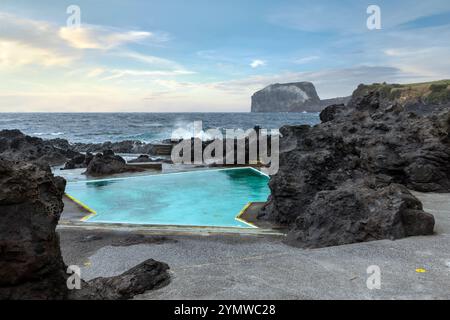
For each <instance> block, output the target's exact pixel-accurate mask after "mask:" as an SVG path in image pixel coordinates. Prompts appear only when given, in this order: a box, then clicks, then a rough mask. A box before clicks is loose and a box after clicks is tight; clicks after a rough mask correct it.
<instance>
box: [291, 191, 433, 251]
mask: <svg viewBox="0 0 450 320" xmlns="http://www.w3.org/2000/svg"><path fill="white" fill-rule="evenodd" d="M434 223H435V222H434V218H433V216H432V215H431V214H428V213H425V212H423V209H422V204H421V203H420V201H419V200H417V199H416V198H415V197H414V196H412V194H411V193H410V192H409V191H408V189H407V188H406V187H404V186H402V185H398V184H390V185H388V186H386V187H378V188H377V187H375V186H373V185H370V184H369V183H366V182H360V183H357V182H356V183H355V182H347V183H345V184H344V185H342V186H339V188H338V189H336V190H330V191H321V192H319V193H317V195H316V197H315V198H314V200H313V201H312V202H311V204H310V205H309V206H308V207H307V208H306V210H305V212H304V213H303V214H302V215H300V216H299V217H298V218H297V219H296V221H295V223H294V226H293V228H292V230H291V231H290V232H289V235H288V238H287V242H288V243H291V244H293V245H295V246H300V247H303V248H316V247H328V246H337V245H344V244H350V243H355V242H367V241H374V240H382V239H391V240H395V239H401V238H405V237H408V236H417V235H430V234H432V233H433V229H434Z"/></svg>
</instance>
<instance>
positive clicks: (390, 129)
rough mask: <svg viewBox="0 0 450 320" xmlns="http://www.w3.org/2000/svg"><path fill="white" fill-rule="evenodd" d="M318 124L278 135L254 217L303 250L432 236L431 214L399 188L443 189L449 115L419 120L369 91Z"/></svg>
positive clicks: (449, 154) (448, 168)
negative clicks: (267, 191) (263, 199)
mask: <svg viewBox="0 0 450 320" xmlns="http://www.w3.org/2000/svg"><path fill="white" fill-rule="evenodd" d="M321 119H322V121H323V122H324V123H322V124H320V125H317V126H314V127H309V126H296V127H284V128H282V129H281V130H280V132H281V134H282V135H283V138H282V139H281V140H280V170H279V172H278V174H277V175H275V176H273V177H272V179H271V181H270V188H271V191H272V194H271V197H270V199H269V201H268V202H267V203H266V206H265V208H264V210H263V211H262V213H261V214H260V218H261V219H268V220H272V221H275V222H277V223H281V224H288V225H290V226H291V231H290V233H289V237H288V238H289V241H290V243H294V244H296V245H298V246H303V247H323V246H328V245H339V244H347V243H353V242H360V241H370V240H378V239H398V238H402V237H405V236H412V235H425V234H432V233H433V227H434V219H433V217H432V216H431V215H429V214H427V213H425V212H423V210H422V207H421V205H420V202H419V201H418V200H417V199H415V198H414V197H413V196H412V195H411V194H410V193H409V192H408V190H407V189H406V188H404V187H402V186H400V185H404V186H406V187H407V188H409V189H413V190H417V191H423V192H431V191H434V192H449V191H450V111H449V110H448V109H447V110H446V111H443V112H441V113H435V114H432V115H429V116H423V117H420V116H418V115H416V114H414V113H410V112H408V111H406V110H405V107H404V106H402V105H399V104H383V103H382V94H381V93H380V92H379V91H375V92H371V93H369V94H367V95H365V96H360V95H359V94H355V95H354V97H353V99H352V101H351V103H350V104H349V106H347V107H345V106H343V105H340V106H331V107H329V108H327V109H326V110H324V111H323V112H322V114H321Z"/></svg>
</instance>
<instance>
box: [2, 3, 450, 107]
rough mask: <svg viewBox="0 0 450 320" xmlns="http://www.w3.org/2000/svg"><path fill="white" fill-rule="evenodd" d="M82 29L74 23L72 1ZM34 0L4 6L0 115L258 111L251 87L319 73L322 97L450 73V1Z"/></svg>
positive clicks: (309, 77) (316, 78)
mask: <svg viewBox="0 0 450 320" xmlns="http://www.w3.org/2000/svg"><path fill="white" fill-rule="evenodd" d="M72 4H76V5H78V6H79V7H80V8H81V23H82V24H81V27H80V28H68V27H67V25H66V20H67V18H68V16H69V15H68V14H67V13H66V10H67V7H68V6H69V5H72ZM370 4H371V2H369V1H359V0H346V1H330V0H329V1H264V0H263V1H257V0H251V1H237V0H232V1H221V2H219V1H198V0H194V1H189V2H186V1H181V0H177V1H140V0H132V1H118V0H116V1H86V0H84V1H76V3H72V2H71V1H50V0H43V1H39V2H36V1H25V0H2V2H1V4H0V77H1V78H0V111H2V112H19V111H20V112H34V111H57V112H86V111H90V112H103V111H104V112H114V111H124V112H132V111H144V112H172V111H174V112H175V111H176V112H190V111H211V112H214V111H249V108H250V97H251V95H252V93H253V92H255V91H256V90H259V89H261V88H262V87H264V86H266V85H268V84H270V83H276V82H292V81H312V82H314V84H315V85H316V86H317V89H318V92H319V95H320V96H321V97H322V98H331V97H336V96H344V95H349V94H351V92H352V90H353V89H354V88H355V87H356V86H357V85H358V84H359V83H361V82H366V83H367V82H380V81H388V82H416V81H417V82H421V81H430V80H437V79H443V78H450V67H449V64H448V61H447V60H448V57H449V56H450V42H449V41H448V39H450V3H449V2H448V0H443V1H440V0H434V1H428V2H423V1H395V2H394V1H378V5H379V6H380V8H381V10H382V30H375V31H370V30H368V29H367V27H366V19H367V13H366V9H367V7H368V6H369V5H370Z"/></svg>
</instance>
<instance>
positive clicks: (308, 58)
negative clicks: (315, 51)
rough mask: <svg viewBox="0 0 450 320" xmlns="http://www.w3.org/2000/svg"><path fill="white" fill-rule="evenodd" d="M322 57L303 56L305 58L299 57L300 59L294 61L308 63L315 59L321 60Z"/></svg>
mask: <svg viewBox="0 0 450 320" xmlns="http://www.w3.org/2000/svg"><path fill="white" fill-rule="evenodd" d="M319 59H320V57H319V56H309V57H303V58H299V59H295V60H294V61H293V62H294V63H295V64H306V63H309V62H312V61H315V60H319Z"/></svg>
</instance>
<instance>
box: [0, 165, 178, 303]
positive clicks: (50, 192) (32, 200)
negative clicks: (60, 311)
mask: <svg viewBox="0 0 450 320" xmlns="http://www.w3.org/2000/svg"><path fill="white" fill-rule="evenodd" d="M64 189H65V181H64V179H62V178H59V177H54V176H53V175H52V173H51V171H50V168H48V167H47V168H42V167H41V166H36V165H34V164H31V163H23V162H12V161H7V160H4V159H0V253H1V255H0V299H1V300H16V299H33V300H37V299H38V300H55V299H96V300H98V299H102V300H106V299H130V298H132V297H133V296H135V295H137V294H141V293H144V292H145V291H147V290H152V289H155V288H158V287H161V286H164V285H166V284H168V282H169V281H170V276H169V273H168V269H169V267H168V266H167V264H165V263H162V262H158V261H154V260H151V259H150V260H147V261H145V262H143V263H141V264H139V265H138V266H136V267H134V268H132V269H130V270H129V271H127V272H125V273H124V274H122V275H120V276H117V277H111V278H97V279H94V280H92V281H89V282H84V281H82V284H81V290H72V291H69V289H68V287H67V279H68V277H69V275H68V274H67V273H66V270H67V269H66V266H65V264H64V262H63V259H62V256H61V250H60V245H59V237H58V234H57V233H56V231H55V229H56V225H57V224H58V221H59V218H60V215H61V212H62V211H63V207H64V204H63V201H62V197H63V194H64ZM136 240H137V239H136ZM139 240H141V241H147V240H146V239H139Z"/></svg>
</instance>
